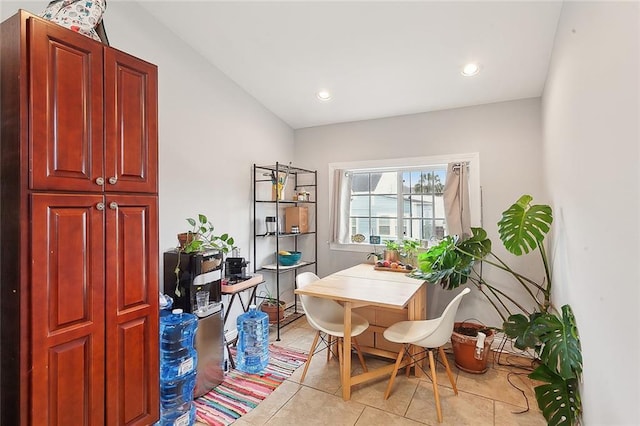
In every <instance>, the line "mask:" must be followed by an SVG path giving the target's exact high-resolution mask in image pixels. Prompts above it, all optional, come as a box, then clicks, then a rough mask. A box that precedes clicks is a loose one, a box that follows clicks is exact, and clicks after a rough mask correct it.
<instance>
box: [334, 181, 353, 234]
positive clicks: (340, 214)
mask: <svg viewBox="0 0 640 426" xmlns="http://www.w3.org/2000/svg"><path fill="white" fill-rule="evenodd" d="M332 194H333V197H332V200H331V202H332V206H333V208H332V209H331V238H330V242H332V243H343V244H344V243H348V242H349V210H350V208H351V174H350V173H347V171H346V170H342V169H336V170H334V175H333V191H332Z"/></svg>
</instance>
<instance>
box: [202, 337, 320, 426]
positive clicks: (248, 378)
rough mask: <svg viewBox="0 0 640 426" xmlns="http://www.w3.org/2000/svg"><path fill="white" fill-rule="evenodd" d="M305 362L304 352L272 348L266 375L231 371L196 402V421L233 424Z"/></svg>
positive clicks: (220, 425) (213, 425)
mask: <svg viewBox="0 0 640 426" xmlns="http://www.w3.org/2000/svg"><path fill="white" fill-rule="evenodd" d="M306 360H307V355H306V354H304V353H301V352H297V351H294V350H291V349H285V348H281V347H279V346H274V345H269V365H268V366H267V368H266V369H265V371H264V373H263V374H248V373H243V372H241V371H238V370H231V371H229V373H227V374H226V376H225V378H224V381H223V382H222V383H221V384H220V385H218V386H217V387H215V388H213V389H212V390H211V391H209V392H208V393H207V394H205V395H203V396H201V397H200V398H197V399H196V400H195V405H196V419H197V420H198V421H199V422H202V423H206V424H208V425H212V426H226V425H230V424H231V423H233V422H234V421H236V420H237V419H239V418H240V417H242V416H243V415H244V414H247V413H248V412H249V411H251V410H253V409H254V408H256V407H257V406H258V404H259V403H260V401H262V400H263V399H265V398H266V397H267V396H269V394H271V392H273V391H274V390H275V389H276V388H277V387H278V386H279V385H280V383H282V382H284V381H285V380H286V379H287V378H288V377H289V376H291V373H293V372H294V371H295V370H296V369H297V368H298V367H300V366H301V365H302V364H304V363H305V361H306Z"/></svg>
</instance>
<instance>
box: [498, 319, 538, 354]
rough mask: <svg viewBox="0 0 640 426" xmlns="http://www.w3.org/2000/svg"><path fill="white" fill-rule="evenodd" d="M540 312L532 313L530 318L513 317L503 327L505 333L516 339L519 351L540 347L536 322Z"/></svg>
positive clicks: (515, 344)
mask: <svg viewBox="0 0 640 426" xmlns="http://www.w3.org/2000/svg"><path fill="white" fill-rule="evenodd" d="M540 315H541V314H540V312H534V313H532V314H531V315H530V316H529V318H527V317H526V316H524V315H522V314H515V315H511V316H510V317H509V318H508V319H507V321H505V323H504V324H503V325H502V327H503V328H504V332H505V334H506V335H507V336H509V337H510V338H512V339H516V340H515V343H514V346H515V347H516V348H518V349H528V348H535V347H537V346H539V340H538V337H537V336H536V334H535V333H534V330H535V321H536V319H537V318H538V317H539V316H540Z"/></svg>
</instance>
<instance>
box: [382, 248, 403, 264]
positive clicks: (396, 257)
mask: <svg viewBox="0 0 640 426" xmlns="http://www.w3.org/2000/svg"><path fill="white" fill-rule="evenodd" d="M384 260H388V261H389V262H399V261H400V253H398V250H385V251H384Z"/></svg>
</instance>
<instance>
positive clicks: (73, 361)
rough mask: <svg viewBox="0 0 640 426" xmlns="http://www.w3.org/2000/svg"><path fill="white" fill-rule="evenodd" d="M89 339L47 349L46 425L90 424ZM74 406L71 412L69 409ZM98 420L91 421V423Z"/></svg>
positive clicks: (90, 379) (80, 339)
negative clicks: (47, 405) (47, 394)
mask: <svg viewBox="0 0 640 426" xmlns="http://www.w3.org/2000/svg"><path fill="white" fill-rule="evenodd" d="M91 344H92V342H91V338H90V336H85V337H82V338H79V339H76V340H73V341H69V342H65V343H63V344H61V345H58V346H54V347H51V348H50V349H49V369H48V373H49V378H48V382H49V406H50V410H49V419H48V420H49V421H48V422H46V424H49V425H68V424H74V425H90V424H94V423H92V422H91V411H90V410H91V407H92V401H91V400H90V399H88V397H89V396H90V394H91V392H90V389H91V385H92V383H91V382H92V380H94V379H93V378H92V377H91V371H90V366H91V363H90V362H87V361H88V360H89V357H90V355H91V352H92V350H91ZM71 407H73V409H70V408H71ZM95 420H97V419H94V421H95Z"/></svg>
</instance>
